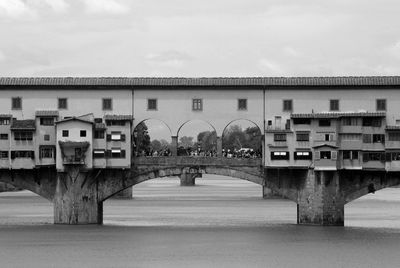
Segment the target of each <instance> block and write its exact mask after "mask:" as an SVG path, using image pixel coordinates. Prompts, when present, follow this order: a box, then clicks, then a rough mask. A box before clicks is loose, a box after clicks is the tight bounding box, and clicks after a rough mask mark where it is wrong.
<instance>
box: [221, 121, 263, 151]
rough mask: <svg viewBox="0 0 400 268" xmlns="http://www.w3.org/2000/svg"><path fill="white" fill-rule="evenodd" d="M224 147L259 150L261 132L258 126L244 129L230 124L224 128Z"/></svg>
mask: <svg viewBox="0 0 400 268" xmlns="http://www.w3.org/2000/svg"><path fill="white" fill-rule="evenodd" d="M222 146H223V148H225V149H229V150H235V149H241V148H251V149H253V150H255V151H257V150H261V133H260V130H259V129H258V127H248V128H246V129H245V130H244V131H243V129H242V128H241V127H240V126H238V125H233V126H230V127H229V128H228V129H227V130H225V132H224V135H223V140H222Z"/></svg>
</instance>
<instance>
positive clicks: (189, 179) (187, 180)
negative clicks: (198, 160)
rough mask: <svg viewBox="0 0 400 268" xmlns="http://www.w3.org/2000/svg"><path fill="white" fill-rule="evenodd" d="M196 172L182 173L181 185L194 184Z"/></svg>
mask: <svg viewBox="0 0 400 268" xmlns="http://www.w3.org/2000/svg"><path fill="white" fill-rule="evenodd" d="M196 177H197V174H193V173H183V174H181V176H180V179H181V186H195V185H196Z"/></svg>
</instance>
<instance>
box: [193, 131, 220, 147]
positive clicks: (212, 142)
mask: <svg viewBox="0 0 400 268" xmlns="http://www.w3.org/2000/svg"><path fill="white" fill-rule="evenodd" d="M197 143H198V145H199V146H200V148H201V149H202V150H203V151H212V150H216V149H217V133H216V132H215V131H203V132H200V133H199V134H198V135H197Z"/></svg>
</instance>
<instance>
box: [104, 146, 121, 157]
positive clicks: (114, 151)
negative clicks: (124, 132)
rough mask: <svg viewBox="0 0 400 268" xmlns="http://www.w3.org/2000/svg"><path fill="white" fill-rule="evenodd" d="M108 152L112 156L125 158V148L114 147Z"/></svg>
mask: <svg viewBox="0 0 400 268" xmlns="http://www.w3.org/2000/svg"><path fill="white" fill-rule="evenodd" d="M107 153H108V156H109V157H110V158H125V150H121V149H120V148H112V149H111V150H108V151H107Z"/></svg>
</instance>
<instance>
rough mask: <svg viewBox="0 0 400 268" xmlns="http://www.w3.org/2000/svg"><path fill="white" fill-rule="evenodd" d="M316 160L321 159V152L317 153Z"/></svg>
mask: <svg viewBox="0 0 400 268" xmlns="http://www.w3.org/2000/svg"><path fill="white" fill-rule="evenodd" d="M314 159H315V160H319V159H321V152H320V151H315V157H314Z"/></svg>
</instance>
